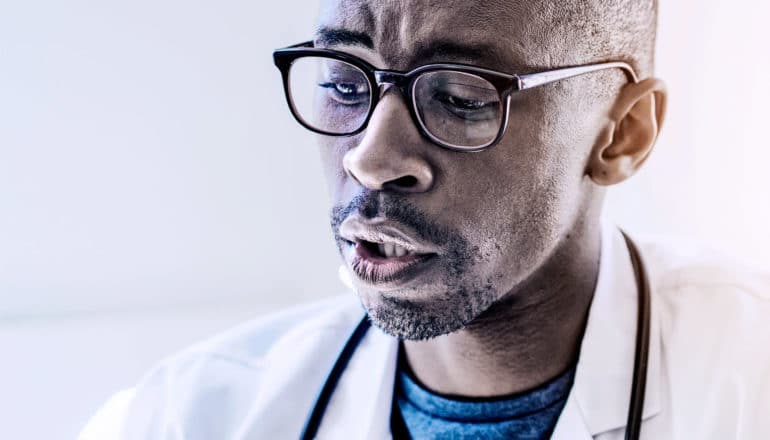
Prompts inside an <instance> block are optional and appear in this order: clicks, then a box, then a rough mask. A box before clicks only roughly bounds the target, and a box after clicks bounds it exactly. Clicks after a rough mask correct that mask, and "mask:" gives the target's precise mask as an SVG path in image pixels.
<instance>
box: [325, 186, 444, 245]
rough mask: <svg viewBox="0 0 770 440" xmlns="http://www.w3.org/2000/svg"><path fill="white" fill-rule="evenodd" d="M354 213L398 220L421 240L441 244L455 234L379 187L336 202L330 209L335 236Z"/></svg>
mask: <svg viewBox="0 0 770 440" xmlns="http://www.w3.org/2000/svg"><path fill="white" fill-rule="evenodd" d="M353 214H358V215H360V216H361V217H363V218H365V219H371V218H375V217H378V216H381V217H384V218H387V219H389V220H391V221H393V222H396V223H400V224H402V225H404V226H406V227H408V228H409V229H411V230H412V231H414V232H415V233H416V234H417V235H418V236H419V238H420V239H421V240H425V241H428V242H430V243H433V244H436V245H439V246H443V245H446V244H447V243H449V242H451V241H452V238H453V237H455V236H456V235H457V234H455V233H453V232H452V231H451V230H450V229H449V228H446V227H444V226H442V225H440V224H439V223H437V222H435V221H433V220H431V219H430V218H429V217H428V216H427V215H426V214H425V213H423V212H422V211H420V210H419V209H417V208H416V207H415V206H414V205H412V204H411V203H409V201H407V200H406V198H405V197H404V196H402V195H398V194H391V193H387V194H386V193H383V192H382V191H368V190H367V191H364V192H362V193H361V194H358V195H357V196H355V197H354V198H353V199H352V200H350V202H348V203H347V204H345V205H336V206H334V207H333V208H332V211H331V215H330V217H331V227H332V231H333V232H334V236H335V238H336V239H337V240H338V241H339V240H341V238H340V236H339V229H340V225H341V224H342V222H343V221H345V219H346V218H348V217H349V216H351V215H353Z"/></svg>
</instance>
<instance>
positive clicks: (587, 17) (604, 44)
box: [321, 0, 658, 77]
mask: <svg viewBox="0 0 770 440" xmlns="http://www.w3.org/2000/svg"><path fill="white" fill-rule="evenodd" d="M378 3H380V4H386V5H387V6H388V7H387V8H382V7H377V8H373V7H372V5H371V2H369V1H367V0H343V1H341V2H340V1H337V0H324V1H323V7H322V14H321V18H322V21H323V18H324V17H325V16H326V17H328V16H329V14H335V15H336V16H337V17H338V18H342V21H343V22H344V25H345V26H347V27H349V28H356V29H359V30H362V31H364V32H365V33H366V34H367V35H368V36H369V38H371V39H372V40H375V41H378V40H379V41H383V40H398V39H403V38H400V37H403V36H405V35H406V34H407V33H408V32H409V28H410V26H409V24H410V23H409V21H411V20H410V18H412V17H413V16H415V15H417V16H419V15H422V14H435V13H436V12H439V11H441V10H445V11H452V10H453V9H455V6H453V4H454V3H458V4H462V6H463V7H462V8H461V9H462V11H463V12H462V14H463V15H462V17H463V21H464V22H465V23H466V25H467V27H468V28H470V29H475V30H476V32H478V33H482V34H483V33H484V32H486V31H487V30H488V29H489V23H490V22H498V21H500V20H501V19H504V21H505V22H507V23H508V26H509V27H510V30H511V31H512V32H511V33H510V35H511V36H512V35H520V33H519V32H514V29H513V27H527V28H529V29H530V30H531V31H532V32H529V33H528V34H529V36H530V38H531V39H532V41H530V42H522V41H515V40H514V39H510V40H509V43H510V44H511V45H513V46H521V45H530V44H539V45H540V46H541V47H544V48H548V51H547V52H548V56H547V57H545V58H543V59H538V60H521V62H520V64H521V65H527V66H531V67H533V68H551V67H555V66H562V65H576V64H586V63H591V62H598V61H606V60H620V61H626V62H628V63H629V64H631V65H632V66H633V67H634V68H635V69H636V70H637V72H638V73H639V74H640V76H641V77H646V76H649V75H652V72H653V66H654V50H655V35H656V30H657V16H658V5H657V0H560V1H554V0H534V1H527V2H522V1H511V0H489V1H483V2H478V1H458V0H441V1H424V0H383V1H380V2H378ZM341 11H344V16H343V17H340V16H339V15H337V14H339V13H340V12H341ZM386 11H387V13H384V12H386ZM410 11H411V12H410ZM415 11H419V13H417V14H415V13H414V12H415ZM503 28H504V27H503ZM496 36H497V37H499V38H501V39H506V35H496Z"/></svg>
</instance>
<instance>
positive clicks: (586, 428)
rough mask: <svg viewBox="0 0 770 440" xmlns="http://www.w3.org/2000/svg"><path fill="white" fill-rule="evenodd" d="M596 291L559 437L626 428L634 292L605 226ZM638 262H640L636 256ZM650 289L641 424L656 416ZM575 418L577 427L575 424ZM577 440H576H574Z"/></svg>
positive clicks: (615, 238)
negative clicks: (646, 372) (647, 359)
mask: <svg viewBox="0 0 770 440" xmlns="http://www.w3.org/2000/svg"><path fill="white" fill-rule="evenodd" d="M603 231H604V232H603V237H602V256H601V264H600V268H599V278H598V281H597V286H596V291H595V293H594V298H593V301H592V304H591V309H590V312H589V314H588V322H587V325H586V330H585V335H584V336H583V341H582V345H581V349H580V358H579V360H578V366H577V370H576V372H575V382H574V385H573V388H572V392H571V394H570V397H569V400H568V402H571V403H572V405H571V406H570V405H567V407H566V408H565V410H564V411H563V413H562V416H561V417H560V419H559V422H558V424H557V428H556V431H557V432H558V433H559V435H561V436H562V437H557V436H554V438H564V439H573V438H584V437H585V436H584V435H583V433H584V432H587V433H588V434H590V436H596V435H598V434H600V433H602V432H606V431H610V430H613V429H619V428H623V427H625V426H626V422H627V415H628V406H629V399H630V392H631V382H632V379H633V365H634V352H635V347H636V345H635V344H636V318H637V298H638V296H637V295H638V292H637V286H636V282H635V278H634V274H633V267H632V265H631V260H630V257H629V253H628V250H627V248H626V245H625V242H624V240H623V237H622V235H621V234H620V232H619V231H618V230H617V228H616V227H614V226H608V225H605V226H604V227H603ZM642 258H644V256H642ZM654 287H655V286H654V283H652V286H651V289H652V290H653V291H652V292H651V295H652V316H651V321H650V330H651V338H650V352H649V364H648V374H647V389H646V394H645V401H644V411H643V419H645V420H646V419H648V418H650V417H652V416H654V415H656V414H657V413H658V412H660V387H661V379H660V374H661V370H660V351H661V343H660V325H659V322H658V320H657V313H656V302H655V292H654ZM578 417H581V418H582V419H583V423H582V424H581V423H578V420H577V418H578ZM576 435H577V437H575V436H576Z"/></svg>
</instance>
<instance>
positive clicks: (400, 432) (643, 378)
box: [300, 231, 650, 440]
mask: <svg viewBox="0 0 770 440" xmlns="http://www.w3.org/2000/svg"><path fill="white" fill-rule="evenodd" d="M621 233H622V234H623V238H624V239H625V241H626V245H627V246H628V252H629V254H630V256H631V264H632V266H633V268H634V276H635V278H636V288H637V291H638V301H639V305H638V310H637V319H636V349H635V354H634V372H633V380H632V383H631V398H630V403H629V407H628V420H627V422H626V436H625V438H626V440H638V439H639V432H640V430H641V427H642V411H643V409H644V395H645V389H646V386H647V363H648V358H649V347H650V281H649V278H648V276H647V271H646V270H645V268H644V265H643V263H642V258H641V256H640V254H639V250H638V249H637V247H636V245H635V244H634V242H633V241H631V238H629V237H628V235H626V233H625V232H623V231H621ZM369 326H370V323H369V319H368V318H367V317H366V315H365V316H364V317H363V319H361V322H359V323H358V325H357V326H356V328H355V330H353V333H352V334H351V335H350V337H349V338H348V340H347V341H346V342H345V345H344V346H343V348H342V351H341V352H340V354H339V356H338V357H337V360H336V361H335V362H334V366H333V367H332V369H331V371H330V372H329V375H328V376H327V378H326V381H325V382H324V385H323V387H322V388H321V392H320V393H319V394H318V397H317V398H316V401H315V405H314V406H313V410H312V411H311V412H310V415H309V416H308V418H307V420H306V421H305V425H304V426H303V428H302V433H301V434H300V439H302V440H310V439H313V438H315V436H316V434H317V433H318V428H319V427H320V425H321V419H322V418H323V415H324V412H326V407H327V406H328V404H329V400H330V399H331V396H332V394H333V393H334V389H335V388H336V387H337V383H338V382H339V380H340V377H341V376H342V373H343V372H344V371H345V367H347V365H348V362H350V359H351V358H352V357H353V354H354V353H355V351H356V347H358V344H359V343H360V342H361V340H362V339H363V338H364V336H365V335H366V331H367V330H368V329H369ZM393 400H394V402H395V400H396V399H395V398H394V399H393ZM391 433H392V435H393V438H395V439H397V440H402V439H405V438H409V434H408V431H407V430H406V426H405V424H404V420H403V418H401V417H400V412H399V411H398V408H397V405H396V404H395V403H393V407H392V409H391Z"/></svg>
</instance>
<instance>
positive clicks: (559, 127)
mask: <svg viewBox="0 0 770 440" xmlns="http://www.w3.org/2000/svg"><path fill="white" fill-rule="evenodd" d="M432 3H433V2H430V1H427V0H408V1H373V0H372V1H345V0H329V1H326V2H325V3H324V6H323V8H322V13H321V17H320V21H319V29H335V30H349V31H352V32H358V33H361V34H365V35H368V36H370V38H371V41H372V47H371V48H367V47H364V45H361V44H348V43H344V44H340V43H339V42H334V41H332V42H328V41H327V42H325V43H324V44H322V45H326V46H327V47H331V48H334V49H337V50H341V51H345V52H349V53H351V54H354V55H357V56H359V57H361V58H363V59H364V60H366V61H368V62H370V63H371V64H373V65H375V66H377V67H380V68H388V69H398V70H409V69H411V68H414V67H416V66H418V65H422V64H426V63H431V62H460V63H469V64H474V65H478V66H483V67H488V68H493V69H496V70H500V71H505V72H523V71H537V70H545V69H547V68H551V67H556V66H561V65H575V64H581V63H587V62H591V61H593V60H585V59H575V55H574V54H572V53H570V51H569V50H568V49H569V48H568V47H565V46H564V42H565V38H564V36H561V38H559V37H558V36H556V37H554V36H553V35H551V36H548V35H545V34H544V33H543V32H542V29H543V28H544V27H543V26H544V24H543V23H540V22H538V14H539V12H538V7H537V6H531V7H529V6H526V4H522V5H519V6H510V5H509V6H508V7H504V8H502V9H500V8H485V7H480V6H479V4H477V3H474V2H467V1H464V2H460V1H442V2H441V3H440V7H437V6H436V5H434V4H432ZM536 3H537V2H535V4H536ZM474 23H476V24H478V23H484V26H482V27H480V26H478V25H474ZM500 35H505V39H501V38H499V36H500ZM436 42H440V43H441V44H438V45H437V44H436ZM446 43H451V44H446ZM468 46H470V47H483V48H484V49H483V50H470V51H468V50H464V51H463V50H459V51H458V50H455V49H456V48H457V47H460V48H462V47H468ZM447 48H449V49H447ZM420 52H421V53H422V56H421V57H419V58H418V59H415V54H417V53H420ZM626 83H627V81H626V79H625V77H624V75H623V74H622V73H621V72H608V73H605V74H591V75H586V76H583V77H579V78H574V79H570V80H567V81H563V82H560V83H558V84H553V85H549V86H545V87H541V88H537V89H532V90H529V91H526V92H522V93H520V94H518V95H516V96H515V97H514V101H513V103H512V106H511V113H510V118H511V120H510V123H509V126H508V129H507V131H506V134H505V136H504V137H503V139H502V141H501V142H500V143H499V144H497V145H496V146H494V147H492V148H490V149H488V150H485V151H483V152H479V153H458V152H453V151H449V150H446V149H442V148H439V147H437V146H436V145H435V144H433V143H432V142H431V141H430V140H428V139H426V138H424V137H423V136H421V134H420V133H419V131H418V130H417V128H416V127H415V125H414V123H413V121H412V119H411V118H410V116H409V111H408V108H407V103H405V102H404V99H403V97H402V96H400V95H399V94H398V93H396V92H392V93H391V92H386V93H385V94H384V96H383V98H382V99H381V101H380V102H379V104H378V106H377V108H376V109H375V111H374V114H373V116H372V119H371V121H370V123H369V125H368V127H367V129H366V130H365V131H364V132H363V133H361V134H360V135H357V136H353V137H336V138H335V137H324V138H321V141H320V143H321V149H320V151H321V157H322V160H323V165H324V168H325V170H326V174H327V180H328V183H329V188H330V192H331V195H332V200H333V203H334V205H335V207H345V206H348V205H350V203H351V201H352V200H354V199H355V198H356V197H359V198H361V197H370V198H374V199H377V200H378V201H379V202H380V203H381V204H382V205H388V204H389V203H399V201H404V202H405V203H408V204H409V206H411V207H414V208H415V209H416V210H418V211H419V212H420V213H421V215H422V216H424V217H425V218H426V219H428V220H429V221H430V222H431V223H432V224H436V225H439V226H440V227H441V228H442V230H444V231H447V233H448V234H449V235H451V236H453V237H454V238H455V240H454V241H455V242H458V243H464V244H466V245H467V246H466V248H464V249H466V252H465V253H464V254H463V261H464V264H462V265H458V264H454V265H453V264H452V261H450V260H451V259H452V258H457V255H456V254H452V253H451V252H449V251H448V249H449V245H446V246H445V247H441V246H438V247H437V248H438V252H437V260H438V261H439V262H440V263H439V264H434V265H433V266H432V269H431V270H429V271H426V272H422V273H420V275H419V276H417V277H414V278H413V279H410V280H409V281H408V282H403V283H397V284H392V283H391V284H376V283H370V282H367V281H366V280H363V279H360V278H357V277H354V284H355V287H356V290H357V292H358V294H359V296H360V298H361V301H362V303H363V304H364V306H365V307H366V309H367V311H368V312H369V314H370V317H372V320H373V322H374V323H375V324H376V325H378V326H379V327H381V328H382V329H383V330H384V331H386V332H388V333H391V334H394V335H395V336H398V337H400V338H402V339H403V340H404V348H405V353H406V359H407V362H408V365H409V366H410V368H411V369H412V370H413V372H414V374H415V376H416V377H417V378H418V379H419V380H420V381H421V382H422V383H423V384H424V385H425V386H427V387H428V388H429V389H431V390H433V391H436V392H439V393H442V394H448V395H460V396H470V397H491V396H499V395H505V394H512V393H516V392H520V391H523V390H528V389H531V388H533V387H536V386H537V385H540V384H542V383H544V382H546V381H548V380H549V379H551V378H553V377H555V376H557V375H558V374H560V373H561V372H563V371H565V370H566V369H567V368H569V367H570V366H571V365H573V364H574V362H575V361H576V360H577V355H578V352H579V347H580V341H581V338H582V333H583V329H584V327H585V323H586V319H587V314H588V310H589V308H590V304H591V300H592V297H593V291H594V288H595V284H596V278H597V274H598V270H599V259H600V255H599V253H600V241H601V240H600V227H599V216H600V211H601V206H602V200H603V191H604V186H606V185H611V184H615V183H618V182H621V181H623V180H625V179H627V178H628V177H630V176H631V175H633V174H634V173H635V172H636V170H637V169H638V168H639V167H640V166H641V165H642V163H643V162H644V160H645V159H646V158H647V157H648V155H649V153H650V151H651V149H652V146H653V144H654V142H655V139H656V137H657V134H658V128H659V126H660V124H661V122H662V119H663V112H664V107H665V106H664V98H665V91H664V88H663V85H662V83H661V82H660V81H657V80H654V79H649V80H645V81H642V82H640V83H638V84H626ZM597 89H601V90H605V91H610V92H609V93H605V94H599V95H600V96H601V97H600V98H597V96H596V92H595V91H596V90H597ZM587 95H588V96H587ZM386 212H387V210H382V211H381V212H379V213H377V214H376V216H384V215H386V214H385V213H386ZM359 214H360V213H359ZM370 214H371V213H370ZM376 216H375V217H376ZM442 259H443V263H445V264H443V263H441V262H442ZM399 316H401V317H402V318H403V317H409V319H399Z"/></svg>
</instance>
